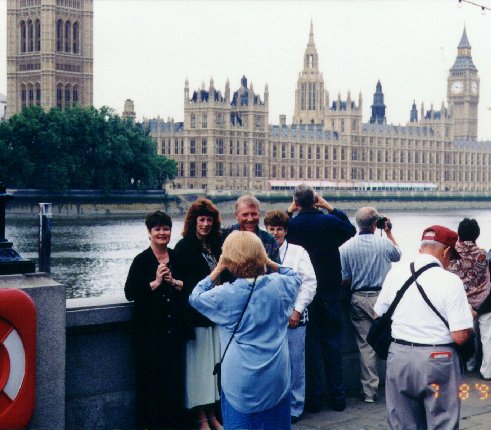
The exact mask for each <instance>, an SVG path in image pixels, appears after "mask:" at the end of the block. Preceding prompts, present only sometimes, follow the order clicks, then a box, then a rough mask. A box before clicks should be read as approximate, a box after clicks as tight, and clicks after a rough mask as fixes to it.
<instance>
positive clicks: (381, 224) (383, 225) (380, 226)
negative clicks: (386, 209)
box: [377, 216, 392, 230]
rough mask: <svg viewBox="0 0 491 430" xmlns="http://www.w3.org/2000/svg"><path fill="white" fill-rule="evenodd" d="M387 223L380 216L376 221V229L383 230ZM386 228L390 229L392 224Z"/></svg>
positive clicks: (388, 224) (385, 218)
mask: <svg viewBox="0 0 491 430" xmlns="http://www.w3.org/2000/svg"><path fill="white" fill-rule="evenodd" d="M386 221H387V217H385V216H380V217H378V221H377V228H379V229H380V230H383V229H384V228H385V222H386ZM387 227H388V228H389V230H391V229H392V223H390V222H389V223H387Z"/></svg>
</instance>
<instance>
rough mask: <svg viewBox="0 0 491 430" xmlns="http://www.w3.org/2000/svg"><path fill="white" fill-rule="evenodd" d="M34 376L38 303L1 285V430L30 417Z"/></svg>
mask: <svg viewBox="0 0 491 430" xmlns="http://www.w3.org/2000/svg"><path fill="white" fill-rule="evenodd" d="M35 376H36V306H35V304H34V302H33V301H32V299H31V298H30V297H29V296H28V295H27V294H26V293H25V292H23V291H21V290H15V289H0V430H3V429H21V428H23V427H25V426H27V424H28V423H29V421H30V420H31V417H32V414H33V412H34V402H35V387H36V379H35Z"/></svg>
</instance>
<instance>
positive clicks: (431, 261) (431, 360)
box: [375, 225, 472, 429]
mask: <svg viewBox="0 0 491 430" xmlns="http://www.w3.org/2000/svg"><path fill="white" fill-rule="evenodd" d="M457 239H458V235H457V233H456V232H454V231H452V230H450V229H448V228H446V227H444V226H441V225H433V226H431V227H428V228H426V229H425V230H424V231H423V234H422V237H421V244H420V247H419V255H418V256H417V257H416V258H415V259H414V262H413V263H411V264H410V265H409V266H406V265H399V266H395V267H393V268H392V270H391V271H390V272H389V273H388V274H387V277H386V278H385V281H384V284H383V286H382V291H381V292H380V295H379V297H378V299H377V302H376V304H375V312H376V313H377V314H378V315H382V314H384V313H385V312H386V311H387V309H388V308H389V306H390V304H391V303H392V302H393V300H394V299H395V296H396V293H397V291H398V290H399V289H400V288H401V287H402V285H404V284H405V283H406V281H407V280H409V279H412V280H413V282H412V284H411V285H410V286H409V287H408V289H407V290H406V291H405V293H404V295H403V296H402V299H401V301H400V302H399V304H398V305H397V307H396V309H395V311H394V313H393V315H392V337H393V342H392V344H391V346H390V349H389V356H388V358H387V372H386V382H385V391H386V407H387V423H388V425H389V428H390V429H399V428H414V429H426V428H445V429H446V428H449V429H456V428H458V426H459V417H460V399H459V395H458V387H459V384H460V380H461V372H460V365H459V357H458V355H457V351H456V349H455V344H459V345H460V344H463V343H464V342H465V341H466V340H467V339H468V338H469V336H470V334H471V330H472V314H471V310H470V308H469V304H468V302H467V297H466V294H465V290H464V285H463V283H462V281H461V280H460V278H459V277H458V276H457V275H454V274H453V273H450V272H448V271H446V270H445V267H446V266H447V265H448V264H449V261H450V255H451V253H452V249H453V247H454V245H455V243H456V242H457ZM430 303H431V305H432V306H433V307H434V308H435V309H436V310H437V311H438V312H439V313H440V315H441V316H442V317H443V318H444V319H445V321H446V322H447V324H448V326H447V325H446V324H445V323H444V322H443V320H442V319H441V318H440V317H439V316H438V315H437V314H436V312H435V311H434V309H432V307H431V306H430Z"/></svg>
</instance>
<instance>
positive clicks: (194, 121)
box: [7, 0, 491, 195]
mask: <svg viewBox="0 0 491 430" xmlns="http://www.w3.org/2000/svg"><path fill="white" fill-rule="evenodd" d="M479 84H480V81H479V75H478V71H477V68H476V66H475V65H474V63H473V61H472V55H471V45H470V43H469V40H468V37H467V33H466V30H465V28H464V31H463V34H462V36H461V39H460V43H459V44H458V46H457V55H456V58H455V62H454V64H453V65H452V66H451V68H450V70H449V74H448V78H447V104H446V105H444V104H442V106H441V107H439V110H436V109H434V108H433V106H431V107H430V109H425V107H424V106H423V105H421V107H420V108H418V107H417V106H416V105H415V103H413V104H412V108H411V109H409V105H410V101H409V103H408V122H407V124H406V125H404V126H399V125H397V126H396V125H391V124H387V121H386V116H385V109H386V106H385V104H384V94H383V91H382V84H381V82H377V83H376V86H375V93H374V96H373V101H372V103H371V105H370V106H369V107H368V106H367V107H364V100H363V98H362V95H361V94H359V95H357V96H354V95H352V94H350V93H349V92H348V94H347V95H346V97H345V98H343V99H341V96H339V95H338V96H337V98H336V97H335V98H331V97H330V96H329V94H328V92H327V91H326V90H325V86H324V78H323V75H322V72H321V70H320V69H319V55H318V52H317V49H316V46H315V40H314V29H313V25H312V23H311V24H310V33H309V35H308V43H307V47H306V49H305V53H304V60H303V69H302V70H301V72H300V73H299V76H298V81H297V87H296V91H295V106H293V117H292V123H291V124H287V121H286V116H285V115H280V118H279V123H278V124H277V125H271V124H270V123H269V97H270V94H269V91H268V87H267V85H266V86H265V88H264V92H262V93H259V92H256V91H255V89H254V87H253V85H252V84H248V81H247V78H246V77H245V76H243V77H242V78H241V79H240V86H239V88H238V89H237V90H236V91H234V92H232V91H231V84H230V82H229V81H228V80H227V82H226V83H225V89H224V90H223V91H222V90H220V89H218V88H216V87H215V83H214V82H213V80H211V81H210V83H209V85H208V86H207V87H205V85H204V84H203V85H202V86H201V87H200V88H198V89H196V90H191V89H190V85H189V82H188V81H187V80H186V82H185V84H184V93H183V100H184V121H182V122H174V121H173V120H168V121H164V120H162V119H160V118H156V119H151V120H145V122H144V125H145V126H146V127H148V129H149V131H150V135H151V136H152V137H153V138H154V139H155V141H156V142H157V151H158V154H160V155H164V156H166V157H169V158H172V159H174V160H175V161H176V162H177V166H178V174H177V177H176V178H175V179H174V180H173V181H172V182H171V183H169V184H167V186H166V188H167V191H168V192H169V193H185V192H190V193H196V192H199V193H207V194H209V195H214V194H221V193H226V192H229V191H232V192H233V191H238V192H252V193H265V192H266V193H267V192H275V191H285V190H291V189H292V188H293V187H294V186H296V185H297V184H299V183H302V182H305V183H309V184H311V185H313V186H314V187H315V188H316V189H318V190H321V191H322V190H343V189H347V190H352V189H354V190H375V191H377V190H380V191H394V190H396V191H397V190H402V191H403V190H408V191H441V192H444V191H455V192H459V191H465V192H489V191H491V178H490V176H491V173H490V171H491V169H490V166H491V142H482V141H477V128H478V109H477V107H478V103H479ZM92 97H93V0H8V1H7V116H10V115H13V114H15V113H17V112H20V111H21V110H22V109H23V108H24V107H27V106H31V105H39V106H42V107H43V108H45V109H49V108H52V107H59V108H61V109H64V108H65V107H68V106H71V105H74V104H78V105H81V106H91V105H92V103H93V99H92ZM364 108H365V109H368V108H369V109H371V117H370V120H369V122H368V123H363V121H362V111H363V109H364ZM123 115H124V116H128V117H132V118H134V117H135V112H134V108H133V102H132V101H131V100H127V101H126V103H125V108H124V112H123Z"/></svg>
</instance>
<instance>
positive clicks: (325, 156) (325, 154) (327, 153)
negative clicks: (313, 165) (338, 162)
mask: <svg viewBox="0 0 491 430" xmlns="http://www.w3.org/2000/svg"><path fill="white" fill-rule="evenodd" d="M324 160H329V148H328V147H327V146H326V147H325V148H324Z"/></svg>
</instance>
